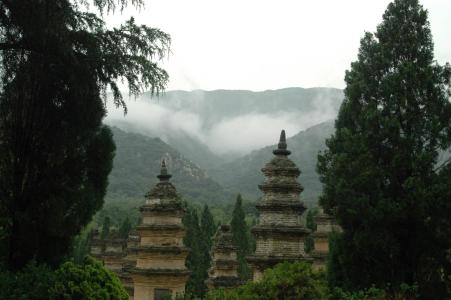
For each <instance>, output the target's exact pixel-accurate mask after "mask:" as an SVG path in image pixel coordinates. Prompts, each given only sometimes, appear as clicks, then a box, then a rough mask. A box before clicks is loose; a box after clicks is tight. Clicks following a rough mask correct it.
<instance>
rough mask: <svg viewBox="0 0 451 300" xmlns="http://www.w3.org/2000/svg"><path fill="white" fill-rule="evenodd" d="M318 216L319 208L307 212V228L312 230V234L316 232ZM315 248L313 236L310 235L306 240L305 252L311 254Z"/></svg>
mask: <svg viewBox="0 0 451 300" xmlns="http://www.w3.org/2000/svg"><path fill="white" fill-rule="evenodd" d="M317 214H318V209H317V208H311V209H309V210H307V217H306V220H305V227H307V228H308V229H310V230H311V232H315V231H316V223H315V216H316V215H317ZM314 248H315V242H314V241H313V238H312V236H311V235H308V236H307V237H306V238H305V244H304V250H305V252H307V253H310V252H311V251H312V250H313V249H314Z"/></svg>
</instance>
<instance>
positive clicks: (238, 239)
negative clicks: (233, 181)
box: [230, 194, 251, 279]
mask: <svg viewBox="0 0 451 300" xmlns="http://www.w3.org/2000/svg"><path fill="white" fill-rule="evenodd" d="M242 203H243V199H242V197H241V194H238V196H237V198H236V202H235V207H234V208H233V212H232V221H231V223H230V226H231V229H232V236H233V241H234V243H235V245H236V247H237V248H238V251H237V256H238V263H239V268H238V273H239V275H240V277H241V278H242V279H248V278H249V277H250V268H249V266H248V265H247V262H246V255H248V254H249V253H250V251H251V249H250V248H251V245H250V241H249V232H248V226H247V224H246V216H245V214H244V211H243V204H242Z"/></svg>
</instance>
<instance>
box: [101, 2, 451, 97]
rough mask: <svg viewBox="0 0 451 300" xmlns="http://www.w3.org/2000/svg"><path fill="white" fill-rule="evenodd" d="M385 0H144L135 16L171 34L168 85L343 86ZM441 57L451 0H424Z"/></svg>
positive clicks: (450, 48)
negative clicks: (364, 36) (363, 37)
mask: <svg viewBox="0 0 451 300" xmlns="http://www.w3.org/2000/svg"><path fill="white" fill-rule="evenodd" d="M389 2H390V1H388V0H342V1H337V0H315V1H312V0H278V1H276V0H227V1H225V0H223V1H218V0H147V1H146V7H145V9H143V10H141V11H136V10H135V9H131V8H129V9H127V10H126V11H124V12H123V13H122V15H121V14H120V13H116V14H115V15H114V16H108V17H107V20H108V23H109V24H110V25H113V24H114V25H117V24H119V23H121V22H123V21H124V20H125V19H128V18H129V17H130V16H134V17H135V18H136V20H137V23H141V24H146V25H149V26H152V27H158V28H160V29H162V30H163V31H165V32H167V33H169V34H170V35H171V37H172V47H171V50H172V53H171V55H170V56H169V57H168V59H165V61H164V64H163V66H164V67H165V68H166V70H167V71H168V72H169V75H170V83H169V86H168V90H174V89H183V90H193V89H205V90H214V89H249V90H266V89H278V88H284V87H292V86H297V87H337V88H343V87H344V80H343V78H344V72H345V70H346V69H348V68H349V65H350V63H351V61H353V60H355V59H356V55H357V50H358V47H359V41H360V38H361V37H362V36H363V34H364V31H371V32H373V31H375V29H376V26H377V24H379V23H380V22H381V20H382V14H383V13H384V11H385V9H386V7H387V4H388V3H389ZM421 3H422V4H423V6H424V7H425V8H427V9H428V11H429V20H430V23H431V28H432V33H433V37H434V42H435V56H436V59H437V60H438V61H439V62H440V63H444V62H447V61H448V62H449V61H451V42H450V39H449V37H450V36H451V0H423V1H421Z"/></svg>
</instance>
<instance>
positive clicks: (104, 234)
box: [100, 216, 111, 240]
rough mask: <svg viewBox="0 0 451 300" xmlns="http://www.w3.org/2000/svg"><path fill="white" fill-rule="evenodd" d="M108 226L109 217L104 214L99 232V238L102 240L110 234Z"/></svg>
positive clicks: (109, 223)
mask: <svg viewBox="0 0 451 300" xmlns="http://www.w3.org/2000/svg"><path fill="white" fill-rule="evenodd" d="M110 227H111V221H110V217H108V216H106V217H105V218H104V219H103V224H102V231H101V233H100V238H101V239H102V240H104V239H106V238H108V236H109V235H110Z"/></svg>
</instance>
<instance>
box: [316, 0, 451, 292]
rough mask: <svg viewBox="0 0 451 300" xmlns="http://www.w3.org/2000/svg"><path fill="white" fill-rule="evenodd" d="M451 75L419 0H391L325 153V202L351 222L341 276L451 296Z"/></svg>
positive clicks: (321, 160) (366, 43)
mask: <svg viewBox="0 0 451 300" xmlns="http://www.w3.org/2000/svg"><path fill="white" fill-rule="evenodd" d="M450 74H451V68H450V66H449V65H448V64H447V65H446V66H440V65H438V64H437V63H436V62H435V61H434V57H433V42H432V35H431V31H430V26H429V22H428V15H427V11H426V10H424V9H423V7H422V6H421V5H420V4H419V3H418V0H395V1H394V2H393V3H391V4H389V6H388V8H387V10H386V12H385V14H384V16H383V22H382V23H381V24H380V25H379V26H378V27H377V31H376V33H374V34H372V33H366V34H365V36H364V37H363V39H362V40H361V45H360V50H359V54H358V60H357V61H355V62H353V63H352V64H351V70H349V71H347V72H346V76H345V81H346V89H345V99H344V101H343V104H342V106H341V108H340V112H339V115H338V119H337V121H336V123H335V127H336V131H335V134H334V135H333V136H332V137H331V138H330V139H329V140H328V141H327V150H326V151H325V152H324V153H322V154H321V155H319V157H318V171H319V173H320V179H321V181H322V182H323V184H324V191H323V196H322V197H321V199H320V201H321V204H322V206H323V207H324V208H325V209H326V212H329V213H332V214H334V215H335V216H336V217H337V219H338V221H339V223H340V225H341V226H342V228H343V230H344V232H343V234H342V236H341V237H340V239H341V241H338V242H337V243H336V245H335V246H334V247H341V249H338V250H337V253H339V254H340V262H339V264H334V266H340V267H341V268H343V269H342V270H341V271H340V272H339V273H340V274H341V275H340V276H341V277H342V278H341V280H342V284H343V285H345V286H349V287H353V288H361V287H368V286H371V285H372V284H376V285H378V286H384V285H386V284H387V283H390V284H391V286H392V287H396V286H399V285H400V284H401V283H407V284H409V285H413V284H418V285H419V287H420V288H419V290H420V292H421V294H422V297H423V298H425V299H426V298H428V299H445V298H449V297H450V295H449V294H448V295H446V294H447V291H446V281H447V278H450V277H449V276H451V264H450V262H449V249H451V231H450V230H451V218H450V216H451V201H449V200H450V199H451V170H450V169H451V164H450V163H449V161H447V162H444V163H443V164H442V165H438V163H437V158H438V153H439V151H443V150H445V149H447V148H449V147H450V144H451V103H450V102H449V97H450V91H449V85H450V79H451V75H450ZM362 270H364V272H362ZM340 276H338V277H337V278H339V277H340ZM448 292H449V291H448Z"/></svg>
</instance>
